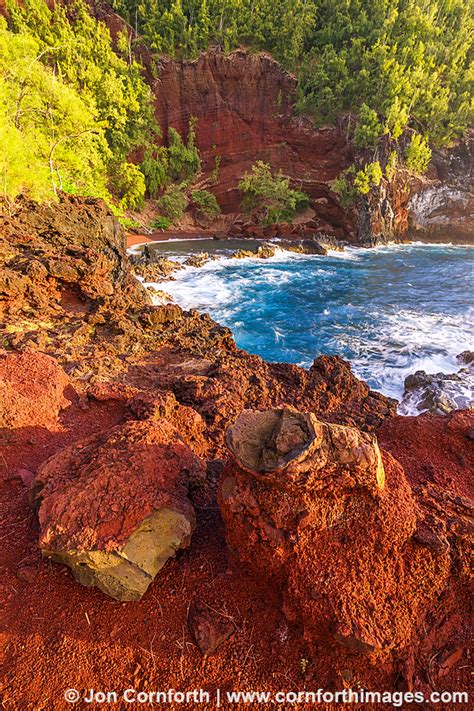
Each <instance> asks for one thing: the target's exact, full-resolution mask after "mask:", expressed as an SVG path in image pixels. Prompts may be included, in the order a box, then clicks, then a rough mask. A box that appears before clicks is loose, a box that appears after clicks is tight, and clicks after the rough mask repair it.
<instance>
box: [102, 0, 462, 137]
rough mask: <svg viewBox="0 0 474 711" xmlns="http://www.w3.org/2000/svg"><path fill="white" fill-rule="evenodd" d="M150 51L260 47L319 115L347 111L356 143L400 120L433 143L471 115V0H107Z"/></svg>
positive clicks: (190, 53) (328, 118) (393, 128)
mask: <svg viewBox="0 0 474 711" xmlns="http://www.w3.org/2000/svg"><path fill="white" fill-rule="evenodd" d="M112 4H113V5H114V7H115V8H116V9H117V11H118V12H120V13H121V14H123V15H124V16H125V17H126V18H127V19H128V21H129V22H130V23H131V24H132V25H133V26H135V25H136V27H137V29H138V31H139V32H140V33H141V34H142V36H143V38H144V39H145V41H146V42H147V44H148V45H149V46H150V47H151V49H152V50H153V51H156V52H163V53H166V54H170V55H171V56H176V57H195V56H197V54H198V53H199V51H200V50H203V49H206V48H207V47H208V46H209V45H211V44H217V45H219V46H220V47H222V48H223V49H224V50H226V51H228V50H231V49H233V48H235V47H238V46H239V45H247V46H250V47H252V48H254V49H263V50H268V51H270V52H271V53H272V54H273V55H274V56H275V57H276V58H277V59H278V60H279V61H281V62H282V63H283V64H284V65H285V66H286V67H288V68H290V69H292V70H296V71H297V72H298V75H299V81H298V105H299V108H300V110H301V111H302V112H305V113H310V114H312V115H313V116H314V118H315V119H316V120H317V121H318V122H319V123H327V122H330V123H332V122H333V121H334V120H335V119H336V117H337V116H338V115H340V114H344V113H348V112H349V113H351V114H352V115H353V117H354V118H355V121H356V124H355V128H356V141H357V143H358V146H359V147H363V145H364V138H366V139H367V144H366V145H373V143H374V141H375V140H376V138H377V137H378V136H380V135H382V134H383V133H389V134H390V136H391V137H392V138H393V139H394V140H397V139H398V138H399V136H400V135H401V132H402V131H403V130H404V129H405V128H406V127H407V126H410V127H411V128H412V129H416V130H417V131H418V132H419V133H422V134H423V135H426V136H427V137H428V138H429V140H430V141H432V142H434V143H436V144H443V143H445V142H447V141H449V140H451V138H453V137H454V136H456V135H458V134H459V133H460V132H462V131H463V129H464V128H465V127H466V126H467V125H468V123H469V120H470V119H472V98H471V97H472V81H473V63H472V39H471V38H472V36H473V33H474V18H473V9H474V5H473V0H423V1H420V0H351V1H350V2H349V0H141V1H140V2H137V0H113V2H112Z"/></svg>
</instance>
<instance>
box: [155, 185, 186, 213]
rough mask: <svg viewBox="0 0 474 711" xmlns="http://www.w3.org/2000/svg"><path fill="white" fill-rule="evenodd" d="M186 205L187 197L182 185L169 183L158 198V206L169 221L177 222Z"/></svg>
mask: <svg viewBox="0 0 474 711" xmlns="http://www.w3.org/2000/svg"><path fill="white" fill-rule="evenodd" d="M187 206H188V199H187V197H186V195H185V194H184V192H183V189H182V186H180V185H170V186H169V188H167V189H166V192H165V193H164V194H163V195H162V196H161V197H160V199H159V200H158V207H159V209H160V211H161V212H162V213H163V215H164V216H165V217H167V218H168V219H169V220H171V222H177V221H178V220H179V219H181V217H182V216H183V214H184V211H185V210H186V208H187Z"/></svg>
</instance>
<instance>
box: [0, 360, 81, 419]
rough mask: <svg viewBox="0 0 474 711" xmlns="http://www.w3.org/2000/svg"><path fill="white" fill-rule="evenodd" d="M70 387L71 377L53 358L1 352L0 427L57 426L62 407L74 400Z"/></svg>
mask: <svg viewBox="0 0 474 711" xmlns="http://www.w3.org/2000/svg"><path fill="white" fill-rule="evenodd" d="M68 388H70V385H69V379H68V377H67V375H66V374H65V372H64V371H63V369H62V368H61V367H60V366H59V364H58V363H57V361H55V360H54V359H53V358H51V357H49V356H47V355H43V354H42V353H34V352H29V351H23V352H21V353H8V352H3V353H2V352H0V429H3V428H5V429H16V428H19V427H46V428H48V429H54V428H55V427H56V426H57V424H58V415H59V413H60V411H61V410H62V409H64V408H65V407H67V406H68V405H69V404H70V401H69V400H68V399H67V398H66V397H65V394H66V391H67V389H68Z"/></svg>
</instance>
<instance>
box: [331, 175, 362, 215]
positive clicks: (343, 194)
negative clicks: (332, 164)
mask: <svg viewBox="0 0 474 711" xmlns="http://www.w3.org/2000/svg"><path fill="white" fill-rule="evenodd" d="M354 173H355V167H354V166H353V165H352V166H350V167H349V168H347V170H345V171H343V172H342V173H341V174H340V175H338V177H337V178H336V179H335V180H334V182H333V184H332V189H333V190H334V192H336V193H337V194H338V195H339V199H340V202H341V205H342V207H349V205H352V204H353V203H354V202H355V200H356V198H357V190H356V189H355V188H354V183H353V176H354Z"/></svg>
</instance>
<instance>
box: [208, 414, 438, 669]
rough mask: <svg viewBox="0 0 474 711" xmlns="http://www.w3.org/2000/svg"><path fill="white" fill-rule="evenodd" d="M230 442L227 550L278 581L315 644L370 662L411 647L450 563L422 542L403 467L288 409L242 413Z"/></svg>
mask: <svg viewBox="0 0 474 711" xmlns="http://www.w3.org/2000/svg"><path fill="white" fill-rule="evenodd" d="M227 445H228V447H229V450H230V452H231V454H232V459H231V461H230V462H229V464H228V466H227V468H226V470H225V472H224V474H223V478H222V482H221V488H220V505H221V511H222V515H223V518H224V522H225V526H226V538H227V541H228V544H229V547H230V549H231V551H232V552H233V553H234V555H235V556H236V557H237V558H238V560H239V561H241V562H243V563H245V564H247V566H249V567H250V568H251V569H252V570H253V571H255V574H257V575H258V576H260V577H261V578H262V579H263V580H268V581H270V582H273V584H275V583H277V584H278V585H279V586H281V588H282V592H283V596H284V610H285V613H286V615H287V616H288V617H289V618H290V619H291V620H293V621H295V622H300V623H302V625H303V628H304V633H305V637H306V639H307V640H308V641H309V642H310V644H311V645H313V647H314V648H315V647H318V646H321V645H323V646H327V647H331V645H332V646H334V645H335V644H336V645H342V646H343V648H345V649H346V650H347V651H348V652H349V653H351V654H370V655H372V656H371V659H372V661H374V660H375V659H376V658H379V657H386V656H387V654H388V653H389V652H391V651H392V650H394V649H402V648H403V647H404V646H406V644H407V640H408V638H409V637H410V636H411V634H412V632H413V630H414V629H415V627H416V625H417V624H418V622H419V616H420V615H422V614H423V610H424V606H425V605H426V604H427V603H428V602H430V601H432V600H433V599H434V598H435V596H436V594H437V593H438V592H439V590H440V589H442V588H443V587H444V585H445V584H446V580H447V576H448V574H449V567H450V556H449V554H448V551H447V549H446V547H444V548H443V547H437V548H434V547H432V546H430V545H427V544H425V543H422V544H420V541H419V540H415V534H416V528H417V506H416V503H415V500H414V497H413V495H412V491H411V488H410V485H409V483H408V481H407V479H406V477H405V475H404V472H403V470H402V468H401V467H400V465H399V464H398V463H397V462H396V461H395V460H394V459H393V458H392V457H390V456H389V455H384V457H383V459H382V457H381V453H380V451H379V448H378V445H377V442H376V440H375V438H374V437H373V436H371V435H368V434H364V433H362V432H360V431H358V430H357V429H355V428H352V427H344V426H340V425H332V424H326V423H323V422H320V421H318V420H317V419H316V417H315V416H314V415H313V414H301V413H299V412H297V411H296V410H293V409H288V408H285V409H282V410H272V411H266V412H256V411H246V412H244V413H242V415H241V416H240V417H239V419H238V420H237V422H236V423H235V424H234V425H233V426H232V427H230V429H229V430H228V433H227ZM382 462H383V463H382Z"/></svg>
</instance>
